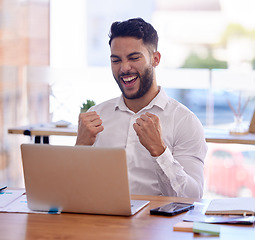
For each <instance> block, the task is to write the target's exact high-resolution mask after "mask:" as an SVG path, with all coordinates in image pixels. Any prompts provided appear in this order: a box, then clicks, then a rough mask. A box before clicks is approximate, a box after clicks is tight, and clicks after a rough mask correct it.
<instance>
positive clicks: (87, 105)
mask: <svg viewBox="0 0 255 240" xmlns="http://www.w3.org/2000/svg"><path fill="white" fill-rule="evenodd" d="M94 105H96V103H95V102H94V101H93V100H89V99H88V100H87V102H86V103H85V102H84V103H82V106H81V113H82V112H87V111H88V109H89V108H91V107H92V106H94Z"/></svg>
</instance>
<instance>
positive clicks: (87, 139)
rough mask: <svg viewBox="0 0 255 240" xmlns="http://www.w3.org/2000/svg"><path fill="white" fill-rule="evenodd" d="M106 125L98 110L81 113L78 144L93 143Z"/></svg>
mask: <svg viewBox="0 0 255 240" xmlns="http://www.w3.org/2000/svg"><path fill="white" fill-rule="evenodd" d="M103 130H104V127H103V125H102V120H101V119H100V117H99V115H98V114H97V113H96V112H86V113H80V115H79V122H78V133H77V139H76V145H93V144H94V142H95V141H96V136H97V134H98V133H99V132H102V131H103Z"/></svg>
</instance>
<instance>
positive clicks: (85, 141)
mask: <svg viewBox="0 0 255 240" xmlns="http://www.w3.org/2000/svg"><path fill="white" fill-rule="evenodd" d="M109 37H110V41H109V45H110V49H111V56H110V59H111V67H112V73H113V76H114V78H115V80H116V82H117V84H118V85H119V88H120V90H121V91H122V96H120V97H119V98H115V99H111V100H108V101H106V102H104V103H101V104H99V105H97V106H94V107H92V108H91V109H90V111H89V112H87V113H81V114H80V116H79V126H78V135H77V140H76V144H77V145H93V146H100V147H102V146H104V147H123V148H125V149H126V153H127V164H128V173H129V185H130V191H131V194H144V195H168V196H178V197H202V193H203V161H204V157H205V155H206V151H207V147H206V143H205V138H204V132H203V127H202V125H201V123H200V121H199V120H198V119H197V117H196V116H195V115H194V114H193V113H192V112H190V111H189V110H188V109H187V108H186V107H185V106H183V105H182V104H180V103H178V102H177V101H175V100H174V99H172V98H169V97H168V96H167V95H166V93H165V92H164V90H163V89H161V88H160V87H158V86H157V82H156V74H155V68H156V67H157V66H158V64H159V62H160V58H161V55H160V53H159V52H158V51H157V44H158V35H157V32H156V31H155V29H154V28H153V27H152V26H151V25H150V24H149V23H146V22H145V21H144V20H143V19H141V18H135V19H130V20H127V21H124V22H115V23H113V24H112V26H111V31H110V34H109ZM98 167H100V166H98Z"/></svg>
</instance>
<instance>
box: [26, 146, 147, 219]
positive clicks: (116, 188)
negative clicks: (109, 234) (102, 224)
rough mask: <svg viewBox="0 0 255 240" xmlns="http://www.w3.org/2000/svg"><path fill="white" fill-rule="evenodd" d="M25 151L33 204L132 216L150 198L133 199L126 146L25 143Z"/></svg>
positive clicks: (48, 208) (50, 208) (40, 208)
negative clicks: (124, 147)
mask: <svg viewBox="0 0 255 240" xmlns="http://www.w3.org/2000/svg"><path fill="white" fill-rule="evenodd" d="M21 154H22V163H23V172H24V180H25V188H26V195H27V204H28V207H29V208H30V209H31V210H35V211H49V212H52V211H60V212H71V213H88V214H106V215H123V216H130V215H133V214H135V213H136V212H138V211H139V210H140V209H142V208H143V207H145V206H146V205H147V204H148V203H149V201H146V200H131V199H130V193H129V184H128V172H127V162H126V152H125V149H122V148H98V147H90V146H58V145H49V144H22V145H21Z"/></svg>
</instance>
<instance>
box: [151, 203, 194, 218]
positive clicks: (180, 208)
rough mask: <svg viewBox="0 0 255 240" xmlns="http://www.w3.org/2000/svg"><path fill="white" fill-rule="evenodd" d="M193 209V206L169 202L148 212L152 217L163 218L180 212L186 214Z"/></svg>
mask: <svg viewBox="0 0 255 240" xmlns="http://www.w3.org/2000/svg"><path fill="white" fill-rule="evenodd" d="M192 208H194V205H193V204H190V203H181V202H171V203H169V204H166V205H164V206H161V207H157V208H154V209H151V210H150V214H152V215H163V216H174V215H177V214H179V213H182V212H186V211H188V210H190V209H192Z"/></svg>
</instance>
